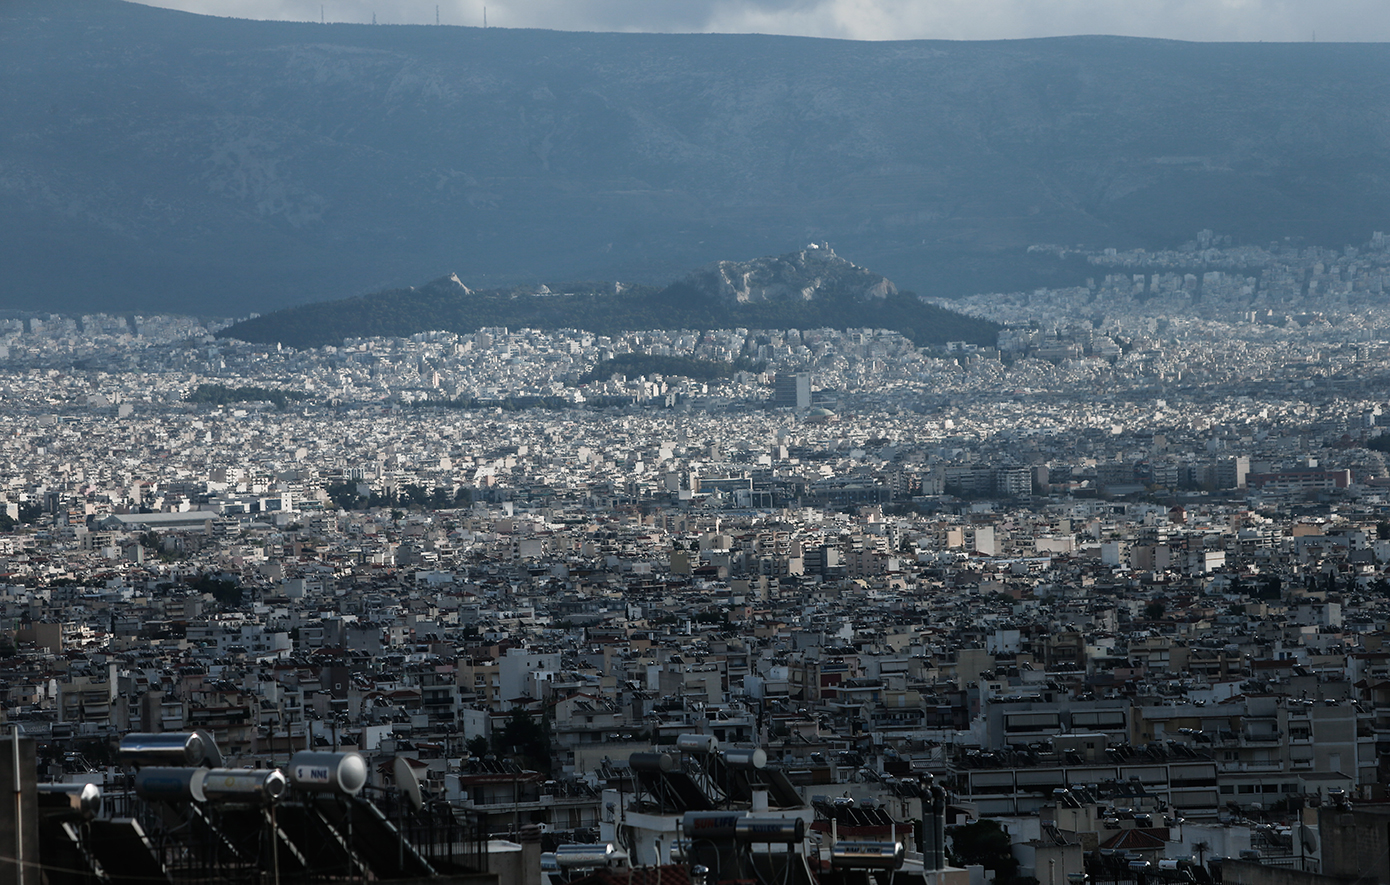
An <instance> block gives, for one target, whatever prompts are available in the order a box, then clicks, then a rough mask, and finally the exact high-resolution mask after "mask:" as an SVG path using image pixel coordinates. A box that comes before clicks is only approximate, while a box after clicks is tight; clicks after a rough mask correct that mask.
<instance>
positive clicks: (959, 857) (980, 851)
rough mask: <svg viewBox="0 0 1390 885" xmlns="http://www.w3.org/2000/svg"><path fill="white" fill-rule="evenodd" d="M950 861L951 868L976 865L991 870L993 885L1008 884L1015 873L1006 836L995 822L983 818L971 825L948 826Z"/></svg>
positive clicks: (1014, 861) (1013, 859)
mask: <svg viewBox="0 0 1390 885" xmlns="http://www.w3.org/2000/svg"><path fill="white" fill-rule="evenodd" d="M946 835H947V836H949V837H951V848H950V855H951V862H952V865H954V866H965V865H967V864H979V865H980V866H982V867H984V868H985V869H987V870H993V871H994V881H995V883H996V885H1010V883H1011V882H1012V881H1013V878H1014V875H1015V874H1016V873H1017V872H1018V861H1017V860H1016V859H1015V858H1014V855H1013V848H1012V843H1011V841H1010V839H1009V834H1008V833H1007V832H1005V830H1004V828H1003V827H1002V826H1000V825H999V822H998V821H995V820H990V819H989V818H983V819H981V820H977V821H975V822H974V823H968V824H963V825H961V826H958V827H950V828H949V829H947V830H946Z"/></svg>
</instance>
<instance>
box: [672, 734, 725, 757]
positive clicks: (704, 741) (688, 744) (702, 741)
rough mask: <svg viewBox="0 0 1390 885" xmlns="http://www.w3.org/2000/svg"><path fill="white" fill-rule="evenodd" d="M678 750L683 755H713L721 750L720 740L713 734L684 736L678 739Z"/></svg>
mask: <svg viewBox="0 0 1390 885" xmlns="http://www.w3.org/2000/svg"><path fill="white" fill-rule="evenodd" d="M676 749H677V750H680V751H681V752H682V753H713V752H714V751H715V750H717V749H719V739H718V738H716V737H715V736H714V735H712V734H683V735H681V736H680V737H678V738H676Z"/></svg>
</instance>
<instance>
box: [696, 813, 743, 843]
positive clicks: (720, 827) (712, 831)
mask: <svg viewBox="0 0 1390 885" xmlns="http://www.w3.org/2000/svg"><path fill="white" fill-rule="evenodd" d="M742 817H743V815H742V814H739V813H738V812H734V811H687V812H686V813H685V816H684V817H683V818H681V831H682V832H683V833H684V834H685V837H686V838H687V839H732V838H734V833H735V832H736V831H737V830H738V822H739V820H740V819H741V818H742Z"/></svg>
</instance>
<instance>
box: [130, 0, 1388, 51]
mask: <svg viewBox="0 0 1390 885" xmlns="http://www.w3.org/2000/svg"><path fill="white" fill-rule="evenodd" d="M146 2H150V0H146ZM152 5H157V6H168V7H170V8H175V9H183V10H187V11H190V12H202V13H207V14H211V15H225V16H235V17H238V18H259V19H279V20H297V21H317V20H318V18H319V15H320V7H322V11H323V15H324V17H325V18H326V19H327V20H329V21H342V22H370V21H371V20H372V16H373V15H374V14H375V16H376V20H377V21H378V22H380V23H382V24H432V23H433V22H434V19H435V8H436V3H435V2H434V0H379V2H378V0H153V3H152ZM437 5H438V9H439V16H440V20H441V22H442V23H444V24H451V25H471V26H477V25H481V24H482V22H483V8H484V6H486V8H487V18H488V23H489V24H490V25H492V26H494V27H507V28H553V29H556V30H577V31H658V32H719V33H761V34H791V35H799V36H808V37H835V38H844V39H854V40H895V39H898V40H901V39H948V40H1000V39H1017V38H1024V37H1055V36H1065V35H1074V34H1117V35H1124V36H1135V37H1161V38H1168V39H1175V40H1204V41H1207V40H1209V41H1256V40H1266V41H1305V40H1310V39H1315V38H1316V39H1317V40H1318V41H1321V42H1339V41H1387V40H1390V4H1386V3H1385V2H1384V0H558V2H557V0H439V2H438V4H437Z"/></svg>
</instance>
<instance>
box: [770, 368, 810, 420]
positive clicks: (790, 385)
mask: <svg viewBox="0 0 1390 885" xmlns="http://www.w3.org/2000/svg"><path fill="white" fill-rule="evenodd" d="M772 405H773V406H774V407H775V408H778V409H795V410H796V411H798V412H802V411H805V410H806V409H809V408H811V373H810V372H793V373H787V372H778V373H777V378H776V380H775V381H774V382H773V385H772Z"/></svg>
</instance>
